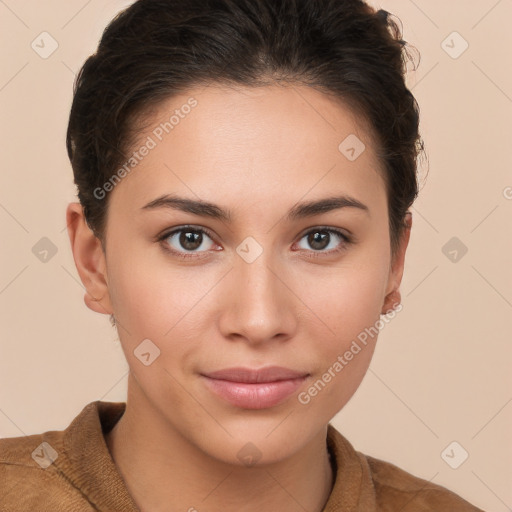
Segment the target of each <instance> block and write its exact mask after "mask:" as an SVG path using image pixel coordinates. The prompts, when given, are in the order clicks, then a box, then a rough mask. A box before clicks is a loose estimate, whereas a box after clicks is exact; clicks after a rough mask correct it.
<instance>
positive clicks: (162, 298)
mask: <svg viewBox="0 0 512 512" xmlns="http://www.w3.org/2000/svg"><path fill="white" fill-rule="evenodd" d="M191 98H192V99H191ZM186 105H189V107H186ZM176 110H178V112H175V111H176ZM173 114H175V118H174V119H173V120H171V123H172V129H171V128H169V126H170V125H165V122H169V119H170V117H171V115H173ZM161 123H164V124H161ZM163 126H164V127H165V126H166V128H167V131H166V129H165V128H163ZM349 136H350V137H351V139H348V141H351V142H352V144H348V149H347V147H346V146H343V145H342V151H340V149H339V146H340V143H342V142H343V141H344V140H345V139H346V138H347V137H349ZM354 136H355V137H357V138H358V139H359V142H358V141H357V139H355V138H354ZM354 141H356V142H355V143H354ZM361 142H362V143H363V144H364V150H363V151H362V152H361V149H362V148H363V146H362V145H361ZM345 144H347V143H345ZM354 144H355V145H354ZM143 145H145V146H146V148H148V149H147V150H143V149H141V147H142V146H143ZM350 147H354V148H355V151H354V152H352V151H350ZM374 148H375V146H374V144H373V142H372V140H371V137H370V133H369V132H368V131H367V130H366V129H364V125H362V124H361V123H360V119H359V118H358V117H357V116H356V115H355V114H353V113H352V112H351V110H349V109H348V108H347V107H346V106H343V105H341V104H340V103H335V102H334V101H333V100H332V99H330V98H328V97H327V96H325V95H323V94H322V93H320V92H318V91H315V90H313V89H310V88H307V87H304V86H293V87H278V86H269V87H264V88H259V89H249V88H237V89H226V88H222V87H219V86H216V87H207V88H203V89H191V90H190V91H188V93H187V94H184V95H182V96H176V97H173V98H172V99H171V100H168V101H167V102H165V103H162V104H161V105H160V106H159V108H158V110H157V111H155V112H154V113H153V114H152V117H151V118H150V119H149V120H148V122H147V124H146V129H145V131H144V132H143V133H141V136H140V139H139V142H138V143H137V144H136V145H135V147H134V148H133V149H134V151H135V150H137V151H138V152H139V157H140V158H139V157H137V158H139V160H138V163H137V165H136V166H135V167H133V168H131V169H130V171H129V172H126V173H121V176H122V175H123V174H126V175H125V176H124V177H123V178H122V179H121V180H120V182H119V183H117V184H116V185H115V186H114V187H113V190H112V191H111V192H110V200H109V201H110V202H109V210H108V218H107V227H106V247H105V248H106V258H105V266H104V277H105V284H104V286H105V290H104V292H105V293H102V292H101V290H99V288H98V287H100V286H101V285H100V284H96V285H93V284H91V285H90V286H91V287H94V286H96V287H97V288H96V289H95V290H93V291H92V292H91V294H95V295H96V296H101V297H102V299H101V309H96V310H97V311H101V312H103V313H111V312H113V313H114V315H115V317H116V320H117V324H118V331H119V336H120V340H121V343H122V347H123V350H124V353H125V355H126V358H127V361H128V364H129V366H130V370H131V376H130V378H131V379H133V389H132V391H133V395H134V396H135V397H137V398H136V399H137V400H138V401H139V403H145V404H146V405H149V406H150V408H151V410H153V411H154V412H155V417H158V421H159V422H160V423H161V424H164V425H165V427H166V428H168V429H169V431H172V432H174V433H176V434H178V435H179V436H181V437H182V438H184V439H186V440H187V441H189V442H190V443H192V445H194V446H196V447H198V448H199V449H201V450H202V451H203V452H204V453H207V454H209V455H210V456H211V457H213V458H215V459H218V460H223V461H227V462H229V463H238V460H241V459H240V450H241V448H242V447H244V446H246V445H247V443H252V445H254V446H255V447H257V450H259V453H261V454H262V455H263V457H264V458H265V460H266V461H267V462H270V461H277V460H280V459H283V458H284V457H287V456H290V455H291V454H293V453H296V452H297V451H298V450H299V449H300V448H301V447H304V446H306V444H307V443H308V441H311V440H312V439H313V438H314V437H315V436H317V435H318V433H319V432H323V433H324V434H325V428H326V424H327V423H328V422H329V421H330V420H331V418H332V417H333V416H334V415H335V414H336V413H337V412H338V411H339V410H340V409H341V408H342V407H343V406H344V405H345V404H346V403H347V401H348V400H349V399H350V397H351V396H352V395H353V393H354V392H355V390H356V389H357V387H358V386H359V384H360V382H361V380H362V378H363V376H364V374H365V372H366V370H367V368H368V365H369V363H370V359H371V356H372V353H373V350H374V345H375V341H376V337H375V336H374V337H373V338H372V337H367V340H366V342H365V343H363V342H362V341H361V340H362V337H361V333H362V332H364V331H365V328H366V329H368V328H371V327H372V326H375V324H376V323H378V321H379V319H380V314H381V311H382V308H383V304H384V302H385V299H386V296H387V295H388V294H390V293H391V292H392V291H393V290H396V289H397V288H398V285H399V282H400V279H401V272H402V267H403V261H401V260H400V257H399V259H398V260H397V262H395V264H394V265H392V263H394V262H393V261H392V260H391V258H390V242H389V230H388V213H387V199H386V191H385V183H384V181H383V178H382V168H381V166H380V163H379V162H378V160H377V159H376V156H375V152H374ZM359 153H360V154H359ZM358 154H359V156H357V155H358ZM354 156H356V157H357V158H355V159H354ZM348 157H350V158H348ZM162 198H164V199H162ZM165 198H167V201H166V200H165ZM171 198H173V200H171ZM177 198H180V199H183V201H181V202H180V201H178V200H177ZM334 198H338V199H337V200H334ZM157 199H161V200H160V201H155V200H157ZM326 199H333V200H332V201H330V202H326V203H323V204H322V203H319V202H320V201H324V200H326ZM187 201H188V203H187ZM199 201H201V202H207V203H208V205H206V206H204V205H202V206H201V205H200V204H198V203H192V202H199ZM315 203H318V204H317V207H314V204H315ZM404 250H405V249H404ZM89 291H91V290H89ZM89 304H91V303H90V302H89ZM358 336H359V338H358ZM144 340H146V341H144ZM148 340H149V341H148ZM354 342H355V343H356V345H357V346H358V347H359V350H358V349H357V348H356V345H354ZM141 343H142V344H141ZM350 354H351V356H350ZM275 367H279V368H278V369H276V368H275ZM261 369H263V370H268V372H265V371H263V372H260V373H257V370H261ZM250 370H251V371H250ZM252 370H254V371H252ZM246 449H249V448H246ZM250 449H254V448H250Z"/></svg>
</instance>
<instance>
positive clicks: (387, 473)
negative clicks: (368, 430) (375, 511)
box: [360, 454, 482, 512]
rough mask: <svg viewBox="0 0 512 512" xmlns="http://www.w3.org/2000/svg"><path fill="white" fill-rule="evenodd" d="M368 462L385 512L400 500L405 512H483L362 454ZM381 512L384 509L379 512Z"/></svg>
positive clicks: (417, 478)
mask: <svg viewBox="0 0 512 512" xmlns="http://www.w3.org/2000/svg"><path fill="white" fill-rule="evenodd" d="M360 455H361V456H362V457H363V458H364V459H365V460H366V462H367V464H368V467H369V470H370V472H371V476H372V481H373V483H374V486H375V495H376V497H377V503H378V505H380V506H381V507H382V510H383V511H384V510H392V508H386V503H388V502H390V501H391V502H392V501H393V500H395V501H396V500H400V503H401V506H402V507H403V509H402V510H403V512H406V511H409V510H410V511H414V512H423V511H425V512H427V511H438V510H450V512H482V511H481V509H479V508H477V507H475V506H473V505H471V503H469V502H467V501H466V500H464V499H463V498H462V497H460V496H459V495H457V494H455V493H454V492H452V491H450V490H448V489H446V488H445V487H442V486H440V485H437V484H434V483H431V482H429V481H427V480H425V479H422V478H419V477H417V476H415V475H412V474H411V473H408V472H407V471H405V470H403V469H401V468H399V467H398V466H396V465H394V464H392V463H390V462H386V461H383V460H380V459H376V458H374V457H371V456H369V455H364V454H360ZM379 510H380V509H379Z"/></svg>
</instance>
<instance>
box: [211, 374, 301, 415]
mask: <svg viewBox="0 0 512 512" xmlns="http://www.w3.org/2000/svg"><path fill="white" fill-rule="evenodd" d="M203 378H204V381H205V383H206V385H207V386H208V388H209V389H210V390H211V391H213V393H215V394H216V395H218V396H220V397H221V398H224V399H225V400H227V401H228V402H230V403H231V404H233V405H235V406H237V407H241V408H242V409H267V408H270V407H274V406H276V405H278V404H280V403H281V402H283V401H284V400H286V399H287V398H288V397H289V396H290V395H293V394H294V393H295V392H296V391H297V389H299V387H300V386H301V385H302V383H303V382H304V381H305V380H306V377H300V378H297V379H289V380H279V381H275V382H261V383H258V384H248V383H246V382H232V381H229V380H220V379H212V378H210V377H205V376H203Z"/></svg>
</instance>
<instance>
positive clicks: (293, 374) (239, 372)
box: [202, 366, 309, 384]
mask: <svg viewBox="0 0 512 512" xmlns="http://www.w3.org/2000/svg"><path fill="white" fill-rule="evenodd" d="M202 375H203V376H204V377H208V378H210V379H216V380H226V381H229V382H241V383H245V384H262V383H265V382H278V381H281V380H293V379H300V378H304V377H307V376H308V375H309V373H307V372H302V371H297V370H292V369H290V368H284V367H282V366H268V367H266V368H259V369H255V368H243V367H236V368H225V369H223V370H216V371H213V372H208V373H202Z"/></svg>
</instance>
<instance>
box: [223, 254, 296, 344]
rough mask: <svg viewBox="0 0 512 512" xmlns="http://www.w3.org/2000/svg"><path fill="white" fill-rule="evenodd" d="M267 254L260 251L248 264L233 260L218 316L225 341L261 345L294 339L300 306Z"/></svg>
mask: <svg viewBox="0 0 512 512" xmlns="http://www.w3.org/2000/svg"><path fill="white" fill-rule="evenodd" d="M270 253H271V251H270V250H265V251H263V253H262V254H261V255H260V256H259V257H258V258H257V259H256V260H255V261H252V262H251V263H249V262H247V261H245V260H244V259H243V258H241V257H239V256H238V255H237V256H236V258H235V262H234V268H233V269H232V270H231V272H229V274H228V276H226V281H227V282H225V283H224V286H225V288H224V294H223V299H224V300H223V305H222V307H221V313H220V329H221V331H222V333H223V335H224V336H225V337H226V338H227V339H231V340H233V341H235V340H240V341H241V340H243V341H245V342H246V343H250V344H252V345H261V344H264V343H266V342H275V341H278V340H280V341H285V340H287V339H290V338H291V337H293V336H294V334H295V331H296V329H297V318H298V315H297V312H298V308H300V304H301V303H300V301H299V300H298V298H297V297H296V296H295V295H294V294H293V283H291V282H287V273H286V272H285V270H284V269H282V268H281V267H280V266H279V265H277V264H276V263H275V260H272V258H271V254H270ZM289 279H290V278H288V281H289Z"/></svg>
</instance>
